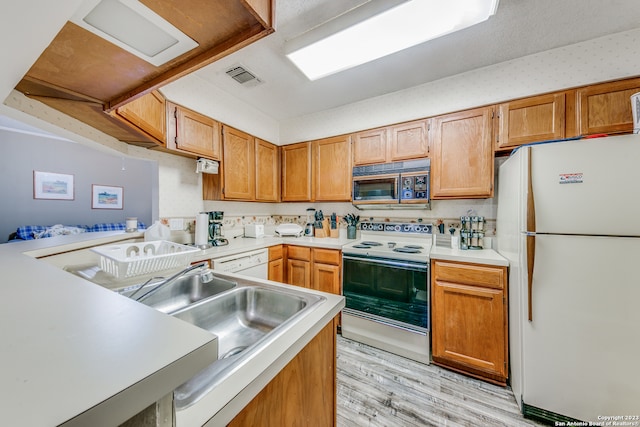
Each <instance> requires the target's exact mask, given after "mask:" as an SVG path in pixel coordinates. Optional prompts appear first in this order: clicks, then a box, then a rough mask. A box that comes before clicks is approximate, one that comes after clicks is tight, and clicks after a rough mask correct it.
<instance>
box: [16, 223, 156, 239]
mask: <svg viewBox="0 0 640 427" xmlns="http://www.w3.org/2000/svg"><path fill="white" fill-rule="evenodd" d="M61 228H62V229H63V230H66V231H68V233H62V234H78V233H83V232H96V231H117V230H126V228H127V227H126V223H124V222H112V223H103V224H95V225H93V226H88V225H64V226H62V227H60V225H59V224H58V225H57V227H56V226H53V225H25V226H22V227H18V229H17V230H16V236H15V237H16V239H19V240H33V239H43V238H46V237H52V236H58V235H60V234H61V233H60V229H61ZM146 228H147V227H146V225H145V224H144V223H143V222H140V221H138V230H145V229H146Z"/></svg>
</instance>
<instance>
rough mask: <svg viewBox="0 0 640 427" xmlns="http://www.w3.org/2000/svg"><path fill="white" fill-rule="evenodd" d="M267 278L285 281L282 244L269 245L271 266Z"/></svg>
mask: <svg viewBox="0 0 640 427" xmlns="http://www.w3.org/2000/svg"><path fill="white" fill-rule="evenodd" d="M267 278H268V279H269V280H273V281H275V282H281V283H282V282H284V256H283V248H282V245H276V246H270V247H269V268H268V273H267Z"/></svg>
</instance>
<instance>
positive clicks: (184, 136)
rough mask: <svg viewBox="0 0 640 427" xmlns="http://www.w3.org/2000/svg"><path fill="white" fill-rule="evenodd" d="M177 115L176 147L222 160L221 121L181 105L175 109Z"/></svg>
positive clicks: (174, 143) (182, 150) (174, 112)
mask: <svg viewBox="0 0 640 427" xmlns="http://www.w3.org/2000/svg"><path fill="white" fill-rule="evenodd" d="M173 114H174V116H175V126H176V130H175V140H174V142H173V144H170V142H168V143H167V145H168V146H170V145H174V146H175V149H176V150H178V151H181V152H185V153H190V154H193V155H195V156H201V157H206V158H208V159H213V160H220V123H218V122H217V121H215V120H213V119H212V118H210V117H207V116H204V115H202V114H199V113H196V112H195V111H191V110H189V109H186V108H184V107H181V106H179V105H175V106H174V109H173Z"/></svg>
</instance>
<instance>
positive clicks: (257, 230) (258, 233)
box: [244, 224, 264, 239]
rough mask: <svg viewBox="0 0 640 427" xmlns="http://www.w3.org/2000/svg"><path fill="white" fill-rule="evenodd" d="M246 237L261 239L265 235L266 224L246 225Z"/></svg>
mask: <svg viewBox="0 0 640 427" xmlns="http://www.w3.org/2000/svg"><path fill="white" fill-rule="evenodd" d="M244 237H252V238H254V239H260V238H262V237H264V224H247V225H245V226H244Z"/></svg>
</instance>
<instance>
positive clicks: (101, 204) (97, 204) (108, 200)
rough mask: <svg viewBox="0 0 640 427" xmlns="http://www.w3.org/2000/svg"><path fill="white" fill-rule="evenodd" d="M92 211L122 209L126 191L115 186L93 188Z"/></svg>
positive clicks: (96, 186)
mask: <svg viewBox="0 0 640 427" xmlns="http://www.w3.org/2000/svg"><path fill="white" fill-rule="evenodd" d="M91 194H92V197H91V209H122V208H123V198H124V189H123V188H122V187H115V186H113V185H96V184H93V185H92V186H91Z"/></svg>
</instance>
